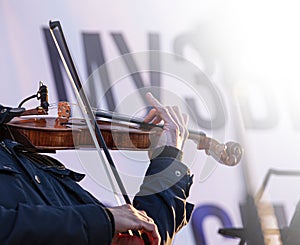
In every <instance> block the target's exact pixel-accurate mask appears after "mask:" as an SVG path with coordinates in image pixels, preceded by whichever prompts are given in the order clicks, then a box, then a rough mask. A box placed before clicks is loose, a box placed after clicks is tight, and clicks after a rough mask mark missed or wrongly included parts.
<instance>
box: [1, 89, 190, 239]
mask: <svg viewBox="0 0 300 245" xmlns="http://www.w3.org/2000/svg"><path fill="white" fill-rule="evenodd" d="M146 97H147V99H148V101H149V102H150V104H151V105H152V106H153V108H154V109H152V110H151V111H150V112H149V113H148V115H147V116H146V118H145V122H153V123H158V122H160V121H161V120H163V121H164V128H163V131H162V134H161V137H160V138H159V139H158V141H157V148H156V149H155V150H154V151H152V152H149V156H150V164H149V167H148V169H147V172H146V177H145V179H144V182H143V184H142V185H141V187H140V191H139V193H137V195H136V197H135V198H134V201H133V206H132V205H123V206H118V207H105V206H104V205H103V204H102V203H101V202H100V201H98V200H97V199H96V198H94V197H93V196H92V195H91V194H89V193H88V192H87V191H85V190H84V189H82V188H81V187H80V186H79V185H78V184H77V182H79V181H80V180H81V179H82V178H83V177H84V175H82V174H79V173H76V172H74V171H72V170H70V169H66V168H65V167H64V165H63V164H61V163H60V162H59V161H57V160H55V159H53V158H51V157H49V156H47V155H42V154H37V153H32V152H28V151H27V150H26V149H25V148H24V147H23V146H22V145H21V144H19V143H17V142H14V141H11V140H8V139H1V138H2V137H1V135H2V132H1V130H0V139H1V142H0V244H72V245H74V244H80V245H82V244H97V245H99V244H111V243H113V244H144V243H143V241H142V239H141V238H140V237H137V236H130V235H126V234H120V233H123V232H126V231H128V230H139V231H140V232H141V233H142V234H146V235H147V239H148V240H149V241H150V242H151V244H171V243H172V240H173V238H174V235H175V233H176V232H178V231H179V230H180V229H181V228H182V227H183V226H184V225H185V224H187V222H188V221H189V219H190V215H191V212H192V209H193V205H192V204H190V203H188V202H187V201H186V199H187V197H188V195H189V189H190V186H191V184H192V176H191V175H190V172H189V169H188V168H187V167H186V166H185V165H184V164H183V163H182V162H181V160H182V147H183V145H184V143H185V140H186V139H187V136H188V135H187V134H188V131H187V128H186V125H187V117H186V116H185V115H184V114H182V113H181V112H180V110H179V109H178V108H177V107H164V106H162V105H161V104H160V103H159V102H158V101H157V100H156V99H155V98H154V97H153V96H152V95H151V94H147V95H146ZM2 109H3V107H2V108H0V122H1V114H2V112H3V111H4V110H2ZM0 128H1V126H0ZM164 170H165V171H164ZM170 183H171V184H170ZM173 183H175V184H173Z"/></svg>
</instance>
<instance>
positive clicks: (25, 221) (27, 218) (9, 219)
mask: <svg viewBox="0 0 300 245" xmlns="http://www.w3.org/2000/svg"><path fill="white" fill-rule="evenodd" d="M95 217H98V218H95ZM0 226H1V232H0V243H1V244H49V245H50V244H78V245H79V244H80V245H82V244H110V242H111V238H112V235H111V234H112V230H111V223H110V219H109V215H108V214H107V212H106V211H105V209H104V208H103V207H101V206H98V205H94V204H86V205H78V206H63V207H53V206H47V205H37V206H33V205H27V204H22V203H20V204H19V205H18V207H17V208H16V209H7V208H4V207H3V206H0Z"/></svg>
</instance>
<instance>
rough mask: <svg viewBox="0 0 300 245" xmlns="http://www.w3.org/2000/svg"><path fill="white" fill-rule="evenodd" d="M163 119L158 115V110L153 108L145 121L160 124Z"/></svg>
mask: <svg viewBox="0 0 300 245" xmlns="http://www.w3.org/2000/svg"><path fill="white" fill-rule="evenodd" d="M161 121H162V119H161V117H160V116H159V115H158V112H157V110H156V109H155V108H153V109H151V110H150V111H149V113H148V114H147V115H146V117H145V119H144V122H145V123H152V124H158V123H160V122H161Z"/></svg>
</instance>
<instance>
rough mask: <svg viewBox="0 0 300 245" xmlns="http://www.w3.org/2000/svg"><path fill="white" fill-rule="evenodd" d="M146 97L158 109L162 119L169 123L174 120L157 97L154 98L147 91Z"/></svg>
mask: <svg viewBox="0 0 300 245" xmlns="http://www.w3.org/2000/svg"><path fill="white" fill-rule="evenodd" d="M146 98H147V100H148V102H149V103H150V104H151V105H152V106H153V107H154V108H155V109H156V110H157V114H158V115H159V116H160V117H161V118H162V120H164V121H165V122H168V123H172V122H173V120H172V118H171V116H170V114H169V112H168V110H167V108H165V107H164V106H163V105H162V104H161V103H160V102H159V101H158V100H157V99H156V98H154V97H153V95H152V94H151V93H147V94H146Z"/></svg>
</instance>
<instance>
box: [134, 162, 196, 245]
mask: <svg viewBox="0 0 300 245" xmlns="http://www.w3.org/2000/svg"><path fill="white" fill-rule="evenodd" d="M191 184H192V176H191V175H190V172H189V170H188V168H187V167H186V166H185V165H184V164H182V163H181V162H179V161H177V160H176V159H174V158H170V157H158V158H155V159H153V160H151V163H150V165H149V168H148V170H147V172H146V176H145V178H144V181H143V184H142V185H141V188H140V191H139V192H138V193H137V195H136V197H135V198H134V202H133V204H134V206H135V207H136V208H137V209H140V210H144V211H146V213H147V214H148V215H149V216H150V217H151V218H152V219H153V220H154V222H155V223H156V225H157V226H158V229H159V233H160V235H161V238H162V244H171V243H172V240H173V238H174V235H175V233H176V232H178V231H179V230H180V229H181V228H182V227H183V226H184V225H186V224H187V222H188V221H189V219H190V216H191V213H192V210H193V205H192V204H190V203H188V202H187V201H186V198H187V197H188V195H189V190H190V186H191Z"/></svg>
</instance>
